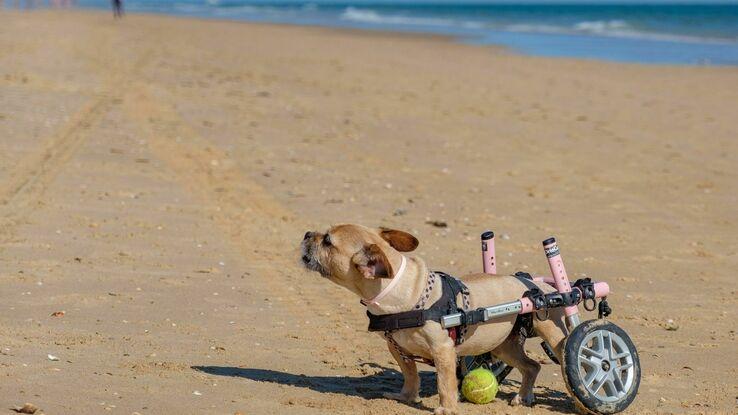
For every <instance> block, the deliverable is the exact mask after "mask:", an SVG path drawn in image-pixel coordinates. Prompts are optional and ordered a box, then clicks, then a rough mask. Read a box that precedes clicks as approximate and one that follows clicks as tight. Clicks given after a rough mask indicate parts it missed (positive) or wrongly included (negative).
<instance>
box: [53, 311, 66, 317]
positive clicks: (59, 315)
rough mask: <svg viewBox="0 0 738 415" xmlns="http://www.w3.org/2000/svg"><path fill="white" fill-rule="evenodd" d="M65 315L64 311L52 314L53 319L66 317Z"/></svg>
mask: <svg viewBox="0 0 738 415" xmlns="http://www.w3.org/2000/svg"><path fill="white" fill-rule="evenodd" d="M64 314H65V312H64V311H54V312H53V313H51V317H64Z"/></svg>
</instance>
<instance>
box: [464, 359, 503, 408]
mask: <svg viewBox="0 0 738 415" xmlns="http://www.w3.org/2000/svg"><path fill="white" fill-rule="evenodd" d="M461 393H462V395H464V397H465V398H466V400H467V401H469V402H472V403H476V404H485V403H490V402H492V401H493V400H494V399H495V396H497V379H496V378H495V375H494V374H493V373H492V372H490V371H489V370H487V369H485V368H482V367H478V368H476V369H474V370H472V371H471V372H469V373H467V374H466V376H464V380H463V381H461Z"/></svg>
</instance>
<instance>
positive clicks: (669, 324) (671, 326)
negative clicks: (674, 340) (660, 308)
mask: <svg viewBox="0 0 738 415" xmlns="http://www.w3.org/2000/svg"><path fill="white" fill-rule="evenodd" d="M661 327H663V328H664V329H666V330H668V331H677V330H679V325H678V324H677V323H676V322H675V321H674V320H672V319H668V320H666V323H664V324H662V325H661Z"/></svg>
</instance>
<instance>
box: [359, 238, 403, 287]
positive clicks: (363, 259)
mask: <svg viewBox="0 0 738 415" xmlns="http://www.w3.org/2000/svg"><path fill="white" fill-rule="evenodd" d="M351 262H353V263H354V266H356V269H358V270H359V272H360V273H361V275H363V276H364V278H369V279H372V278H392V277H394V276H395V271H394V270H393V269H392V264H391V263H390V262H389V260H388V259H387V255H385V254H384V252H382V249H381V248H380V247H379V246H378V245H376V244H371V245H368V246H365V247H364V248H363V249H362V250H360V251H359V252H357V253H355V254H354V256H352V257H351Z"/></svg>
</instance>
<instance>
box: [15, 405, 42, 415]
mask: <svg viewBox="0 0 738 415" xmlns="http://www.w3.org/2000/svg"><path fill="white" fill-rule="evenodd" d="M13 410H14V411H15V412H17V413H19V414H35V413H36V411H38V407H36V405H34V404H32V403H26V404H25V405H23V406H21V407H19V408H15V409H13Z"/></svg>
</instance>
